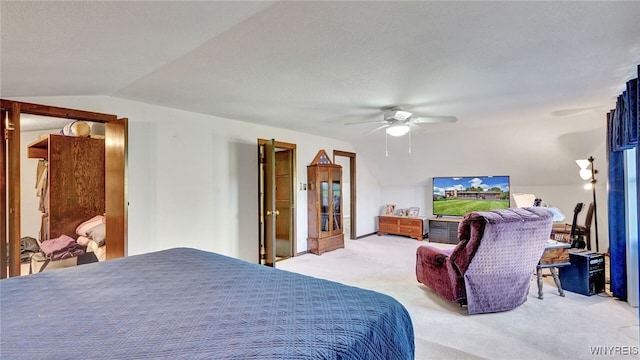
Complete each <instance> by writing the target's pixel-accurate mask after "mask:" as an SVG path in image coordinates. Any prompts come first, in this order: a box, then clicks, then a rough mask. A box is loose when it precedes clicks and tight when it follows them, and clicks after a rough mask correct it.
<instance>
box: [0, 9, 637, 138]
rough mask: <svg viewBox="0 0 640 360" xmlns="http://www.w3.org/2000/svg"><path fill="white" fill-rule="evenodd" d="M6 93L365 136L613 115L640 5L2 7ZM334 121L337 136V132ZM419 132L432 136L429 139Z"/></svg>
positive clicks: (0, 73)
mask: <svg viewBox="0 0 640 360" xmlns="http://www.w3.org/2000/svg"><path fill="white" fill-rule="evenodd" d="M0 11H1V16H2V17H1V22H0V25H1V40H2V44H1V52H0V60H1V64H0V95H1V96H2V97H3V98H7V97H23V96H58V95H71V96H73V95H106V96H113V97H118V98H124V99H129V100H134V101H140V102H144V103H150V104H156V105H161V106H168V107H173V108H178V109H184V110H188V111H193V112H198V113H204V114H211V115H216V116H220V117H224V118H230V119H236V120H241V121H246V122H255V123H261V124H265V125H269V126H274V127H280V128H288V129H293V130H297V131H301V132H306V133H312V134H318V135H323V136H327V137H332V138H337V139H342V140H354V139H358V138H361V137H362V136H364V135H363V134H364V133H365V132H367V131H368V130H370V129H372V128H374V127H375V126H376V125H375V124H365V125H350V126H346V125H344V123H346V122H353V121H362V120H377V119H381V118H382V114H381V112H380V108H381V107H386V106H391V105H404V106H406V107H407V108H408V109H411V110H413V111H414V112H416V113H418V114H420V115H455V116H457V117H458V119H459V121H458V123H456V124H427V125H424V126H425V127H426V129H427V131H447V130H449V129H456V127H460V126H467V127H469V126H471V127H472V126H485V125H486V124H495V125H499V124H503V123H510V122H516V121H517V122H523V123H524V122H530V121H540V120H541V119H543V120H544V119H546V118H553V117H557V116H561V115H567V114H573V113H575V112H578V111H583V112H585V111H601V112H603V113H605V112H606V111H607V109H609V108H611V107H612V106H613V104H614V103H615V96H617V95H618V94H619V93H620V92H621V91H622V86H623V85H624V82H625V81H627V80H629V79H631V78H633V77H635V74H634V72H635V71H636V68H635V66H636V64H638V63H640V21H639V20H638V19H639V18H640V2H638V1H630V2H608V1H607V2H595V1H594V2H546V1H545V2H515V1H514V2H481V1H478V2H422V1H414V2H399V1H391V2H378V1H375V2H373V1H371V2H363V1H357V2H347V1H340V2H326V1H301V2H296V1H284V2H278V1H259V2H250V1H233V2H231V1H230V2H224V1H199V2H186V1H173V2H157V1H141V2H125V1H118V2H116V1H106V2H93V1H81V2H67V1H63V2H45V1H33V2H31V1H29V2H20V1H15V2H14V1H2V3H1V5H0ZM327 125H331V126H327ZM417 136H419V134H418V135H417Z"/></svg>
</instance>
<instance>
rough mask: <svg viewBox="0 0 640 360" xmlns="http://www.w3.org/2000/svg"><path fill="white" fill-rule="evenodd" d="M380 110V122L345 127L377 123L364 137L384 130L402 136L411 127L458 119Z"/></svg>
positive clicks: (385, 109) (389, 108) (392, 134)
mask: <svg viewBox="0 0 640 360" xmlns="http://www.w3.org/2000/svg"><path fill="white" fill-rule="evenodd" d="M381 110H382V111H383V119H382V120H370V121H357V122H350V123H347V124H346V125H354V124H366V123H379V124H382V125H380V126H378V127H377V128H375V129H373V130H370V131H368V132H367V133H365V135H368V134H371V133H373V132H376V131H378V130H382V129H386V133H387V134H388V135H391V136H403V135H405V134H406V133H408V132H409V131H410V130H411V126H412V125H418V124H425V123H439V122H456V121H458V118H456V117H455V116H417V115H415V114H414V113H412V112H409V111H406V110H404V109H403V108H402V107H400V106H393V107H385V108H382V109H381Z"/></svg>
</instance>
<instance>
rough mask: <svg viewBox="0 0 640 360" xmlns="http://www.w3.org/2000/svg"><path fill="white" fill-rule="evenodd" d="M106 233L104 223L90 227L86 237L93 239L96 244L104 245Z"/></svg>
mask: <svg viewBox="0 0 640 360" xmlns="http://www.w3.org/2000/svg"><path fill="white" fill-rule="evenodd" d="M106 235H107V226H106V225H105V224H104V223H101V224H98V225H97V226H94V227H92V228H91V229H89V231H88V232H87V237H88V238H90V239H91V240H93V241H95V242H96V243H97V244H98V246H102V245H104V239H105V237H106Z"/></svg>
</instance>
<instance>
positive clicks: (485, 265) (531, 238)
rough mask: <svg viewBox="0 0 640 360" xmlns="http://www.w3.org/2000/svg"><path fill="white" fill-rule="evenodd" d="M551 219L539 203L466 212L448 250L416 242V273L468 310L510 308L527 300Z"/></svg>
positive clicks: (440, 293)
mask: <svg viewBox="0 0 640 360" xmlns="http://www.w3.org/2000/svg"><path fill="white" fill-rule="evenodd" d="M552 225H553V215H552V214H551V212H550V211H548V210H546V209H545V208H543V207H526V208H511V209H505V210H494V211H487V212H473V213H469V214H467V215H465V217H464V218H463V219H462V221H461V222H460V225H459V227H458V240H459V243H458V245H456V247H455V248H454V249H453V250H450V251H445V250H440V249H437V248H435V247H431V246H428V245H423V246H420V247H419V248H418V250H417V252H416V258H417V259H416V277H417V278H418V281H419V282H420V283H422V284H424V285H426V286H427V287H429V288H431V289H432V290H434V291H435V292H436V293H438V294H439V295H441V296H443V297H444V298H446V299H448V300H450V301H456V302H458V303H460V304H461V305H465V304H466V305H467V311H468V313H469V314H477V313H488V312H498V311H506V310H511V309H514V308H516V307H518V306H520V305H522V304H523V303H524V302H525V301H526V300H527V294H528V293H529V285H530V282H531V278H532V275H533V273H534V272H535V270H536V266H537V264H538V262H539V261H540V258H541V256H542V253H543V252H544V248H545V246H546V243H547V241H548V240H549V237H550V235H551V228H552Z"/></svg>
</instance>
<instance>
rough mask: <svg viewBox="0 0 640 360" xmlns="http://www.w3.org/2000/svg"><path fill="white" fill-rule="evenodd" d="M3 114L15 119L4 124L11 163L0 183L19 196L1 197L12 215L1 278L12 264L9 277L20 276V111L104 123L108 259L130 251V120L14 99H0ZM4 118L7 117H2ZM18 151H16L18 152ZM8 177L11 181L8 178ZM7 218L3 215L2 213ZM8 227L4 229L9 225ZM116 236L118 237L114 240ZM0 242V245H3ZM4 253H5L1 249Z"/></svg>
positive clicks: (0, 261)
mask: <svg viewBox="0 0 640 360" xmlns="http://www.w3.org/2000/svg"><path fill="white" fill-rule="evenodd" d="M0 104H1V109H2V114H3V116H5V114H6V116H8V117H9V118H10V119H11V122H12V126H13V127H12V128H7V127H6V126H5V124H4V121H3V125H2V129H3V130H4V131H3V133H5V135H4V137H3V147H2V149H3V151H2V154H1V155H2V158H3V159H2V161H3V163H5V162H6V163H7V164H10V166H11V167H10V168H9V173H8V174H7V173H5V172H4V171H2V172H0V175H1V176H2V179H0V186H2V189H1V190H2V192H3V194H6V193H7V192H6V191H7V188H6V184H7V183H8V185H9V194H10V195H11V196H14V197H16V198H15V200H12V199H9V200H8V201H7V199H5V198H4V196H2V197H0V201H1V202H2V204H1V205H2V210H3V212H4V211H5V210H6V209H9V217H8V218H6V219H5V220H6V222H5V221H3V228H2V231H3V232H2V234H3V238H4V235H5V234H7V235H8V236H7V240H8V243H9V254H8V261H7V257H6V256H2V257H1V259H0V267H1V268H2V269H1V273H0V278H4V277H6V275H7V274H6V270H5V269H6V268H7V265H8V266H9V274H8V276H18V275H20V211H21V209H20V146H21V144H20V136H15V134H19V133H20V114H30V115H39V116H45V117H53V118H66V119H70V120H84V121H90V122H97V123H104V124H105V214H106V219H107V220H106V233H107V239H111V240H110V242H109V245H110V246H108V247H107V251H106V258H107V260H109V259H114V258H118V257H123V256H126V254H127V242H128V239H127V232H128V231H127V226H128V214H127V206H128V202H127V188H126V177H127V144H128V135H127V134H128V119H127V118H121V119H118V117H117V116H116V115H111V114H103V113H97V112H91V111H84V110H76V109H68V108H62V107H56V106H49V105H40V104H32V103H26V102H20V101H12V100H5V99H1V100H0ZM3 120H4V118H3ZM7 137H12V150H13V151H12V152H11V154H10V155H9V156H7V155H8V151H7V149H6V148H5V147H4V142H5V140H6V138H7ZM16 150H17V151H16ZM7 180H8V181H7ZM3 218H4V216H3ZM7 224H8V228H5V226H7ZM114 239H115V240H114ZM0 245H1V244H0ZM0 253H2V252H0ZM2 255H4V254H2Z"/></svg>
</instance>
